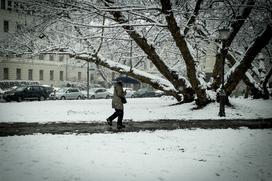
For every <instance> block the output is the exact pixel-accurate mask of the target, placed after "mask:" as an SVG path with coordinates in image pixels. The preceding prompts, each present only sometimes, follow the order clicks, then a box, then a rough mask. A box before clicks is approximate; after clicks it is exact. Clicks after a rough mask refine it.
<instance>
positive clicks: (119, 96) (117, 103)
mask: <svg viewBox="0 0 272 181" xmlns="http://www.w3.org/2000/svg"><path fill="white" fill-rule="evenodd" d="M125 95H126V92H125V91H124V90H123V83H122V82H121V81H117V82H116V83H115V84H114V92H113V98H112V108H114V109H115V112H114V113H113V114H112V115H111V116H110V117H109V118H107V123H108V124H109V125H110V126H112V121H113V120H114V119H115V118H116V117H118V120H117V129H122V128H125V126H124V125H123V123H122V121H123V116H124V103H126V100H125Z"/></svg>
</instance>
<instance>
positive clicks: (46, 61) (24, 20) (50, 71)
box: [0, 0, 102, 87]
mask: <svg viewBox="0 0 272 181" xmlns="http://www.w3.org/2000/svg"><path fill="white" fill-rule="evenodd" d="M0 2H1V3H0V40H3V39H5V38H6V37H7V36H8V35H9V34H10V33H14V32H16V31H18V30H20V28H21V27H22V26H25V25H28V24H31V23H32V22H33V21H35V16H33V15H32V13H31V12H27V13H25V14H22V13H18V8H20V5H18V4H16V3H15V2H13V1H11V0H1V1H0ZM90 69H91V71H90V74H89V75H90V79H89V80H90V82H91V83H97V82H101V81H102V80H101V79H102V78H101V77H99V76H97V75H98V74H97V71H96V66H95V65H94V64H90ZM1 80H5V81H8V80H10V81H13V80H29V81H38V82H40V84H47V85H53V86H57V87H59V86H63V85H65V84H67V82H70V83H71V82H72V83H73V82H77V83H83V84H84V82H85V84H86V81H87V64H86V62H85V61H80V60H75V59H71V58H70V57H69V56H68V55H65V54H40V55H37V56H32V55H22V56H16V55H15V54H10V55H3V54H1V52H0V81H1Z"/></svg>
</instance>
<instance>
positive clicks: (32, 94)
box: [3, 85, 48, 102]
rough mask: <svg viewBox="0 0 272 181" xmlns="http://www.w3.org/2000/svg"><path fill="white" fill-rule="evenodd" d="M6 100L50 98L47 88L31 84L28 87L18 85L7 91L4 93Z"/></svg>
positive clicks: (41, 99) (19, 100)
mask: <svg viewBox="0 0 272 181" xmlns="http://www.w3.org/2000/svg"><path fill="white" fill-rule="evenodd" d="M3 98H4V100H5V101H7V102H9V101H18V102H21V101H23V100H40V101H43V100H46V99H47V98H48V93H47V90H46V89H45V88H44V87H43V86H39V85H29V86H26V87H18V88H16V89H13V90H10V91H6V92H5V93H4V95H3Z"/></svg>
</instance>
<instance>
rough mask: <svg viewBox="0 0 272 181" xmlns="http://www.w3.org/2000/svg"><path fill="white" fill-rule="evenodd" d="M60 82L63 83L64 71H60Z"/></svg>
mask: <svg viewBox="0 0 272 181" xmlns="http://www.w3.org/2000/svg"><path fill="white" fill-rule="evenodd" d="M60 80H61V81H63V71H60Z"/></svg>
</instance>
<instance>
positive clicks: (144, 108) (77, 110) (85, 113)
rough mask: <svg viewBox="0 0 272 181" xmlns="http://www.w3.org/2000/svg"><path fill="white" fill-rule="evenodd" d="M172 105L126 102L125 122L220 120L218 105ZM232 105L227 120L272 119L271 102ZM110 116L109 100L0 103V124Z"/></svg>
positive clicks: (151, 100)
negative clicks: (202, 106) (196, 106)
mask: <svg viewBox="0 0 272 181" xmlns="http://www.w3.org/2000/svg"><path fill="white" fill-rule="evenodd" d="M174 103H176V101H175V100H173V99H170V98H168V97H163V98H138V99H128V103H127V104H126V105H125V115H124V119H131V120H133V121H147V120H157V119H183V120H191V119H221V118H220V117H219V116H218V112H219V104H218V103H211V104H209V105H208V106H206V107H205V108H204V109H200V110H192V109H193V108H194V107H195V105H194V103H188V104H183V105H178V106H169V105H171V104H174ZM231 103H232V104H233V105H234V106H235V108H229V107H226V119H233V118H240V119H254V118H272V111H271V110H272V100H266V101H264V100H261V99H259V100H251V99H243V98H241V99H231ZM112 113H113V109H112V108H111V100H110V99H100V100H64V101H63V100H61V101H43V102H39V101H33V102H20V103H18V102H11V103H0V122H52V121H53V122H58V121H60V122H62V121H64V122H90V121H98V122H99V121H105V120H106V118H107V117H108V116H109V115H111V114H112Z"/></svg>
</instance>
